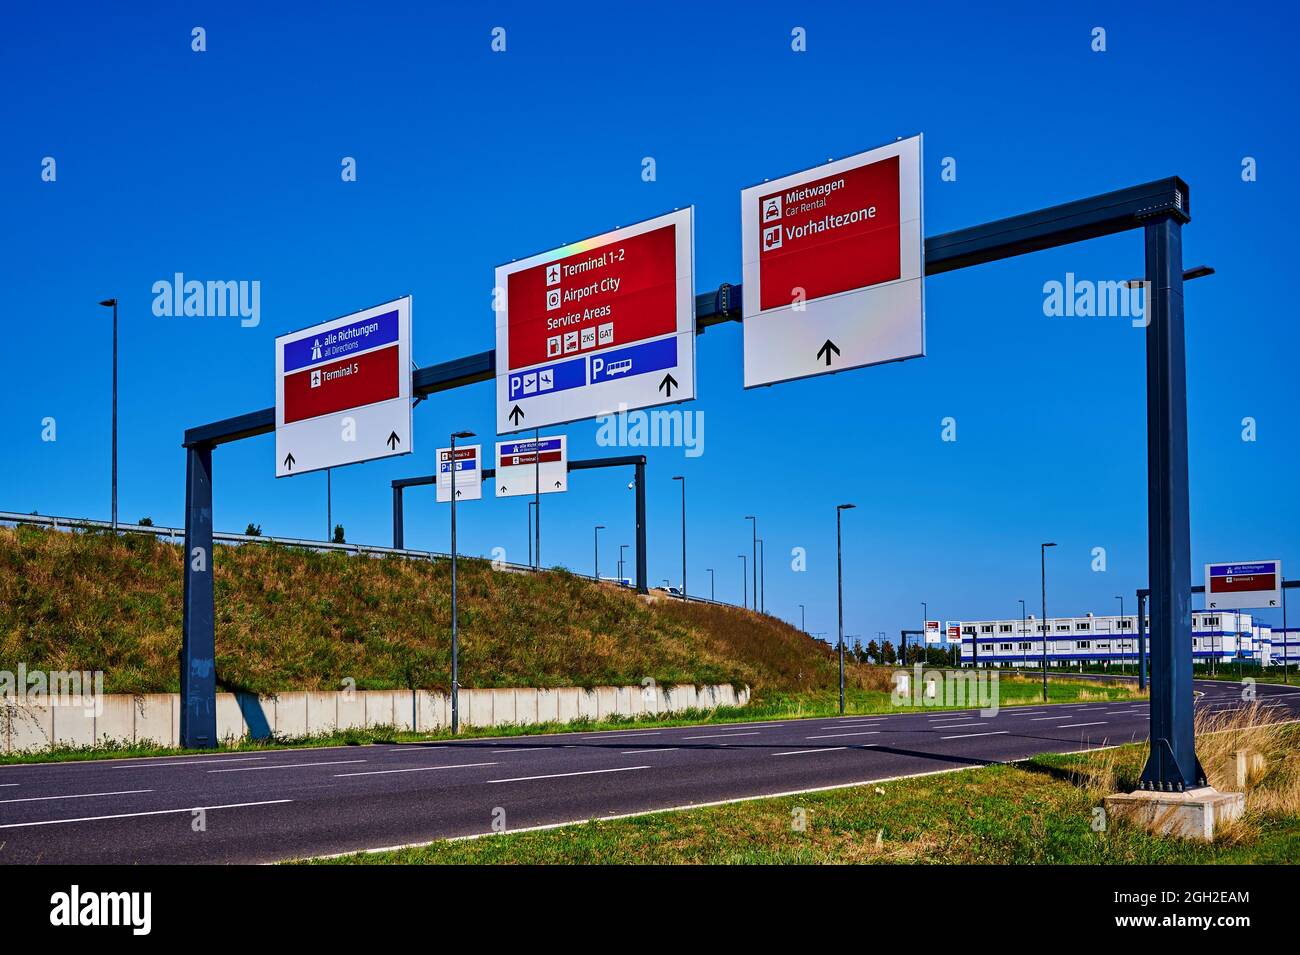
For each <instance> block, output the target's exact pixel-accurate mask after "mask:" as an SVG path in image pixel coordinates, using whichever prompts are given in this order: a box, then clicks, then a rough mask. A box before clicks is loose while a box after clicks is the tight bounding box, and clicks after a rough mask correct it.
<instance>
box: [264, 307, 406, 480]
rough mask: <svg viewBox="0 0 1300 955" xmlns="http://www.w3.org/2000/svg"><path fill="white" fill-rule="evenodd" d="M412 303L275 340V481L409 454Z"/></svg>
mask: <svg viewBox="0 0 1300 955" xmlns="http://www.w3.org/2000/svg"><path fill="white" fill-rule="evenodd" d="M410 369H411V299H410V297H409V296H407V297H406V298H399V299H397V300H396V301H392V302H386V303H385V304H383V305H376V306H375V307H374V308H367V309H364V310H362V311H360V312H353V313H352V314H350V315H344V316H343V317H342V318H336V319H333V320H331V321H328V322H322V323H321V324H319V325H313V326H311V327H310V328H304V329H302V330H301V331H297V332H290V333H289V334H287V335H280V336H279V337H277V338H276V340H275V476H276V477H289V476H291V475H294V474H303V473H305V472H308V471H319V470H322V469H323V468H333V467H341V466H343V465H345V464H357V463H358V462H361V461H371V460H374V459H375V458H387V457H393V456H394V455H399V454H409V453H410V452H411V450H412V439H411V371H410Z"/></svg>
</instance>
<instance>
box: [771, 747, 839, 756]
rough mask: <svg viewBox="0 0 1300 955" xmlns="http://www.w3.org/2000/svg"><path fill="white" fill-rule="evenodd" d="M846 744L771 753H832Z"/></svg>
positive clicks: (790, 754) (779, 754)
mask: <svg viewBox="0 0 1300 955" xmlns="http://www.w3.org/2000/svg"><path fill="white" fill-rule="evenodd" d="M841 749H848V747H847V746H822V747H820V748H818V749H792V750H790V751H789V752H788V753H773V754H772V755H773V756H803V755H804V754H805V753H834V752H838V751H839V750H841Z"/></svg>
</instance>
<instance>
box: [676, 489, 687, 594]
mask: <svg viewBox="0 0 1300 955" xmlns="http://www.w3.org/2000/svg"><path fill="white" fill-rule="evenodd" d="M673 480H674V481H681V482H682V597H683V598H684V597H685V596H686V478H684V477H682V476H681V475H680V474H679V475H677V476H676V477H675V478H673Z"/></svg>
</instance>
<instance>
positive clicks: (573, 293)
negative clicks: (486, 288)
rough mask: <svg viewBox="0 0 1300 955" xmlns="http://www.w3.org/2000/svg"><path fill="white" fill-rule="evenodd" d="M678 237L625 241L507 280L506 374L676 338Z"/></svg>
mask: <svg viewBox="0 0 1300 955" xmlns="http://www.w3.org/2000/svg"><path fill="white" fill-rule="evenodd" d="M676 234H677V229H676V228H675V227H673V226H671V225H666V226H663V227H662V228H659V229H655V230H654V231H653V232H643V233H641V234H640V235H633V236H628V237H627V238H625V239H622V240H620V241H618V242H610V243H607V244H605V245H602V246H598V247H595V248H583V249H582V250H581V251H578V252H574V253H572V254H571V255H568V256H565V257H564V258H562V259H556V260H554V261H553V262H546V263H543V264H541V265H536V266H533V267H532V268H530V269H525V270H523V271H521V272H514V273H511V275H510V277H509V279H508V282H509V285H508V289H509V295H510V299H509V300H510V354H509V356H508V358H509V362H508V364H509V367H510V368H511V369H515V368H523V367H525V366H528V365H536V364H538V363H539V362H544V361H547V360H548V359H552V358H558V357H561V356H563V355H576V354H586V353H589V352H592V351H598V350H600V349H604V348H612V347H613V346H615V345H626V344H628V343H629V342H639V341H644V340H645V339H647V338H655V337H656V336H659V335H669V334H671V333H673V332H675V331H676V330H677V304H676V296H677V246H676Z"/></svg>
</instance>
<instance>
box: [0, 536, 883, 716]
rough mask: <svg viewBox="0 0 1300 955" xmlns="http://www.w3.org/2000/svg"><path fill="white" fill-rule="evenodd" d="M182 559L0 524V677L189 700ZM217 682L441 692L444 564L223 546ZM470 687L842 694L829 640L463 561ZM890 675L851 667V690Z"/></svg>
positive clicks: (774, 624) (142, 545)
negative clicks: (717, 687)
mask: <svg viewBox="0 0 1300 955" xmlns="http://www.w3.org/2000/svg"><path fill="white" fill-rule="evenodd" d="M181 569H182V564H181V553H180V548H179V547H176V546H173V545H170V544H167V543H165V542H159V541H156V540H154V539H152V538H146V537H141V536H133V535H124V536H121V537H117V536H113V535H109V534H102V533H75V534H68V533H63V532H52V531H43V530H35V529H30V528H23V529H0V669H4V668H7V669H14V668H16V666H17V664H18V663H19V662H23V663H26V664H27V666H28V667H29V668H42V669H59V670H72V669H92V670H103V671H104V673H105V683H106V686H105V688H106V690H107V691H108V692H135V693H140V692H152V691H175V690H176V689H177V682H178V677H177V668H178V667H177V664H178V661H177V655H178V652H179V649H180V630H181V593H182V574H181ZM214 581H215V586H216V635H217V674H218V679H219V681H220V683H221V685H222V686H223V687H225V688H229V689H244V690H252V691H257V692H274V691H276V690H286V689H330V688H336V687H337V686H338V685H339V683H340V681H341V680H343V679H344V678H349V677H350V678H352V679H354V680H356V681H357V685H358V686H359V687H361V688H363V689H384V688H402V687H412V686H414V687H428V688H440V687H444V686H445V685H446V682H447V679H448V676H447V674H448V672H449V670H450V640H449V634H450V623H451V613H450V611H451V606H450V604H451V601H450V586H449V584H450V574H449V567H448V565H447V563H446V562H445V561H439V562H437V563H428V562H424V561H411V560H404V559H401V558H383V559H370V558H358V557H355V556H348V555H345V554H339V553H328V554H317V553H312V552H308V551H301V550H293V549H289V548H284V547H279V546H274V545H261V544H259V545H248V546H243V547H217V548H216V553H215V555H214ZM459 596H460V610H461V620H460V622H461V641H462V642H461V674H462V681H463V683H464V684H465V685H467V686H479V687H491V686H561V685H580V686H595V685H600V684H611V683H631V684H637V683H640V682H641V681H642V680H643V679H644V678H647V677H648V678H652V679H654V680H656V681H657V682H659V683H665V684H667V683H736V684H748V685H750V686H752V687H755V688H765V687H766V688H779V689H784V690H792V691H793V690H799V689H804V688H808V687H813V686H826V685H829V682H830V681H831V679H832V677H831V674H832V673H833V670H834V656H833V654H832V653H831V651H830V649H829V647H827V646H826V644H824V643H821V642H820V641H817V640H814V639H813V638H811V637H808V636H807V635H805V634H802V633H800V632H799V631H798V630H796V629H795V628H792V627H790V626H788V625H786V624H784V623H782V622H780V621H777V620H775V619H773V618H770V617H762V616H760V615H757V614H754V613H751V612H749V611H745V610H738V609H734V608H727V607H712V606H705V605H699V604H682V603H681V602H679V601H675V600H673V601H670V600H660V601H656V602H653V603H651V602H648V601H647V600H645V599H643V598H639V597H637V596H636V595H635V594H633V593H631V592H630V591H628V590H626V589H624V588H621V587H616V586H613V585H596V584H593V583H592V582H591V581H588V580H586V579H584V578H579V577H575V576H573V575H572V574H569V573H566V572H564V571H554V572H549V573H546V574H540V575H534V574H521V573H510V572H502V571H495V570H493V569H491V567H490V565H489V564H487V563H486V562H484V561H479V560H465V561H464V562H463V563H462V564H461V572H460V594H459ZM875 679H876V677H874V676H871V675H869V674H867V675H863V674H859V673H857V671H856V669H855V670H854V671H852V672H851V674H850V680H851V681H862V682H869V681H871V680H875Z"/></svg>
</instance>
